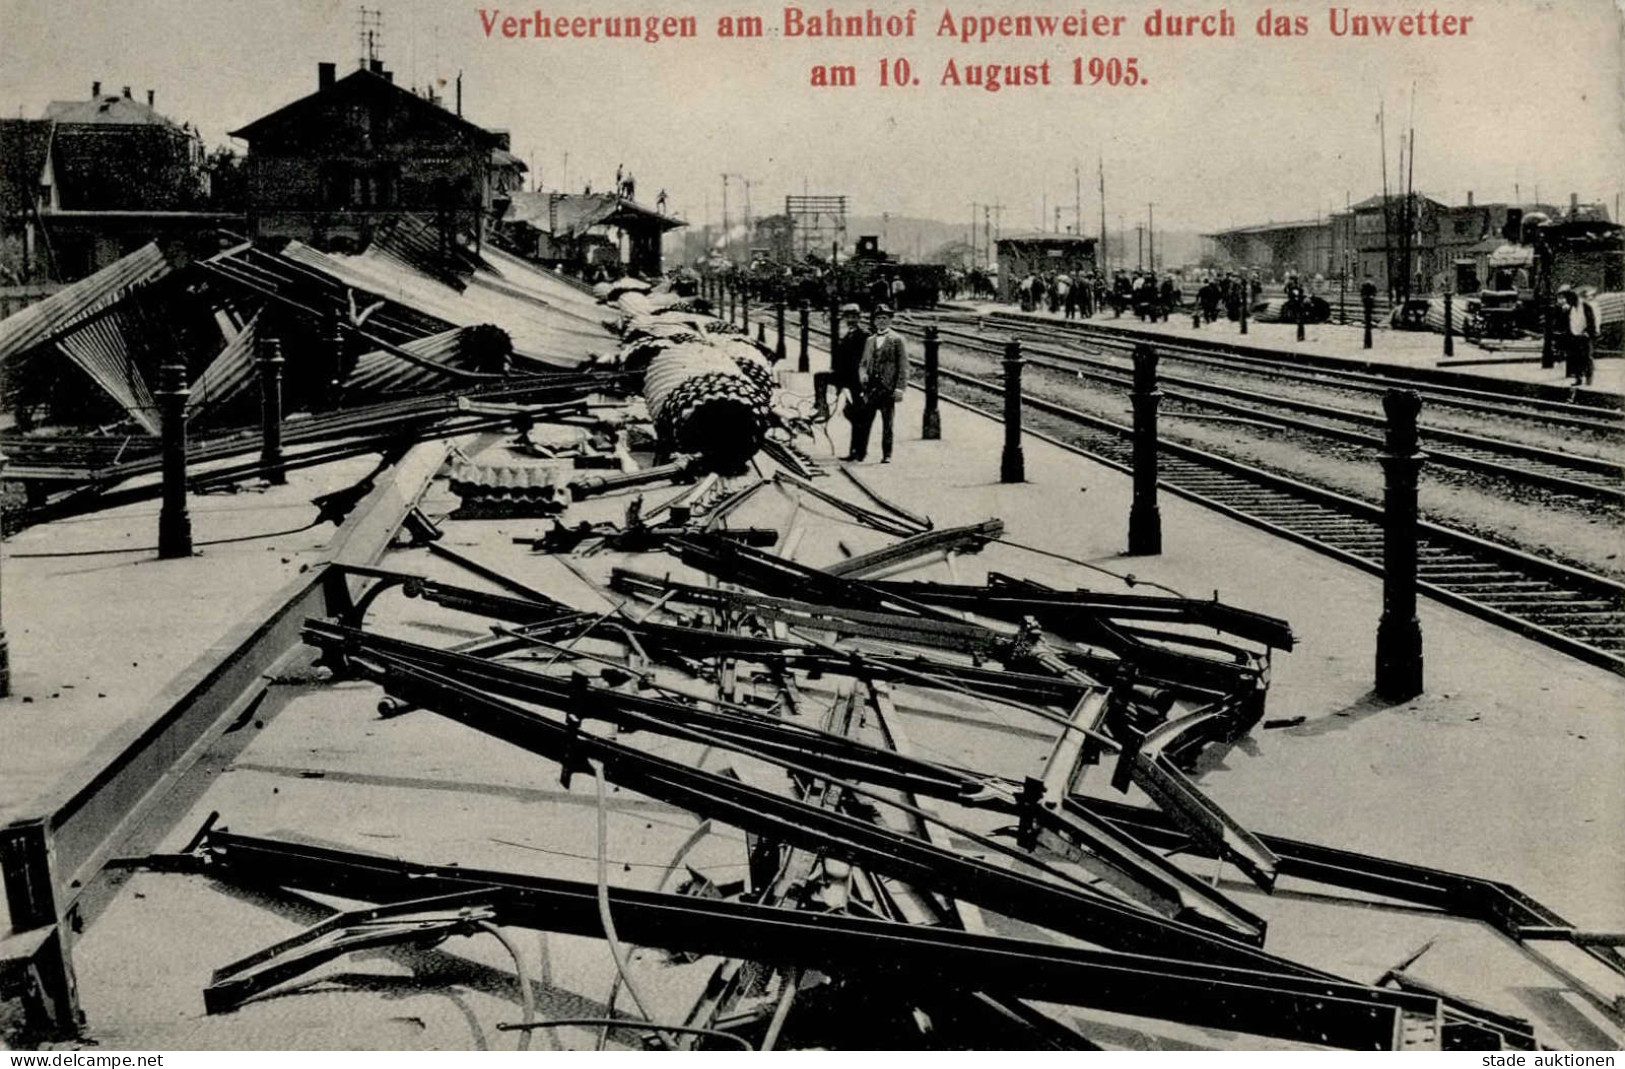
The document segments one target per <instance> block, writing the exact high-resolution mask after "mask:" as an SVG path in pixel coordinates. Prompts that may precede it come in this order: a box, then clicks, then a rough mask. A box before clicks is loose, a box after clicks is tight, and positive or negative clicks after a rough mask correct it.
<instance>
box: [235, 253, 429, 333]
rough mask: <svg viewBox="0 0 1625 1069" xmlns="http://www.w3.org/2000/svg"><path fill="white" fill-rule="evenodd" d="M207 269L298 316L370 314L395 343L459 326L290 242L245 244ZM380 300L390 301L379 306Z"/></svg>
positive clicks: (375, 328) (369, 322) (371, 323)
mask: <svg viewBox="0 0 1625 1069" xmlns="http://www.w3.org/2000/svg"><path fill="white" fill-rule="evenodd" d="M203 266H204V267H205V268H206V269H208V270H210V271H211V272H213V273H214V274H216V275H217V276H219V277H221V278H224V279H226V280H229V281H230V282H232V283H234V284H236V285H239V286H242V287H244V288H246V289H248V290H250V291H251V292H254V293H256V294H258V295H261V296H267V297H272V298H274V299H276V300H277V301H278V303H279V304H280V305H282V306H283V307H285V308H288V309H290V310H292V311H294V312H295V314H299V313H300V312H303V313H304V314H305V315H306V316H307V317H322V316H332V315H337V316H342V317H344V318H346V319H351V318H353V317H355V316H357V315H360V314H362V313H365V315H366V329H367V330H368V331H369V332H370V333H372V334H375V335H377V336H379V337H381V338H383V339H384V340H385V341H387V342H390V343H391V344H400V343H402V342H405V341H410V340H412V339H414V338H426V337H428V336H429V335H431V334H439V333H440V332H441V331H443V330H447V329H448V328H450V327H453V326H456V325H458V324H455V323H452V322H448V321H447V320H445V319H442V318H438V317H436V316H434V315H431V314H427V313H426V312H425V311H423V310H422V309H420V308H418V307H416V306H411V305H408V304H404V303H401V302H399V301H394V300H391V299H388V297H389V295H388V294H385V293H381V292H377V291H375V290H373V289H370V288H369V287H367V286H366V285H364V284H362V283H359V282H356V281H353V280H350V279H347V278H345V277H343V276H342V275H341V265H340V264H339V263H338V261H336V260H335V259H334V258H332V257H330V256H327V255H325V254H324V253H321V252H318V251H316V250H315V249H312V248H310V247H308V246H305V245H301V244H299V243H298V242H292V243H290V244H289V245H288V247H287V249H286V250H285V251H284V253H283V254H277V253H273V252H270V251H268V250H265V249H256V248H251V247H248V246H243V247H241V248H237V249H232V250H230V251H229V252H225V253H221V254H220V255H219V256H215V257H212V258H211V259H209V260H206V261H204V262H203ZM441 288H442V289H444V287H441ZM381 297H382V298H386V299H385V300H384V301H383V303H382V304H381V305H379V298H381ZM375 305H376V306H378V307H374V306H375Z"/></svg>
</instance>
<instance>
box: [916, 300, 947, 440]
mask: <svg viewBox="0 0 1625 1069" xmlns="http://www.w3.org/2000/svg"><path fill="white" fill-rule="evenodd" d="M941 348H942V342H941V340H940V339H939V338H938V337H937V328H936V326H935V325H932V326H929V327H926V328H925V416H924V418H923V419H922V420H921V423H920V437H921V438H922V439H924V440H925V441H927V442H934V441H937V440H938V439H940V438H941V437H942V414H941V413H940V412H938V411H937V388H938V384H937V361H938V359H939V352H940V350H941Z"/></svg>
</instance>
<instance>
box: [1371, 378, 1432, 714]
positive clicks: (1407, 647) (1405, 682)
mask: <svg viewBox="0 0 1625 1069" xmlns="http://www.w3.org/2000/svg"><path fill="white" fill-rule="evenodd" d="M1382 407H1383V410H1384V411H1385V412H1387V414H1388V448H1387V451H1386V452H1385V453H1384V454H1383V458H1382V467H1383V472H1384V474H1385V475H1386V480H1385V486H1384V489H1383V539H1382V620H1381V621H1380V622H1379V623H1378V624H1377V682H1376V691H1377V693H1378V694H1380V695H1382V696H1383V697H1384V698H1388V699H1391V700H1393V701H1404V700H1405V699H1407V698H1414V697H1416V696H1417V695H1418V694H1420V693H1422V625H1421V623H1420V622H1419V621H1418V620H1417V618H1416V559H1417V552H1416V534H1417V504H1416V481H1417V474H1418V472H1420V471H1421V469H1422V461H1423V459H1424V457H1423V453H1422V452H1421V450H1420V449H1419V448H1418V441H1417V434H1416V414H1417V413H1418V412H1419V411H1420V410H1421V408H1422V400H1421V398H1420V397H1418V396H1417V394H1416V392H1415V391H1414V390H1389V391H1388V392H1387V393H1386V394H1385V395H1383V399H1382Z"/></svg>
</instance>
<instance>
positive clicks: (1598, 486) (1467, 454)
mask: <svg viewBox="0 0 1625 1069" xmlns="http://www.w3.org/2000/svg"><path fill="white" fill-rule="evenodd" d="M940 336H941V337H942V339H943V343H944V344H945V345H953V346H955V347H957V348H961V349H967V350H970V351H973V352H978V353H984V354H988V355H998V354H999V353H1001V352H1002V349H1001V347H1000V345H999V344H998V343H997V342H994V341H992V340H990V339H988V338H987V337H985V336H979V335H976V334H974V333H971V332H967V331H962V330H958V329H955V328H944V329H941V331H940ZM1157 350H1158V352H1159V353H1166V349H1165V347H1163V346H1160V345H1159V346H1157ZM1023 356H1024V357H1025V358H1026V359H1027V362H1028V363H1029V364H1031V365H1034V366H1037V367H1045V368H1050V369H1052V370H1055V371H1060V372H1065V373H1068V374H1077V375H1078V376H1080V377H1082V378H1086V379H1090V380H1092V381H1096V382H1101V383H1104V384H1106V385H1108V386H1111V387H1114V388H1119V389H1122V390H1123V391H1125V392H1126V391H1127V390H1128V389H1129V388H1130V387H1131V386H1132V384H1133V376H1132V374H1131V372H1130V371H1129V370H1127V369H1125V368H1124V367H1122V366H1121V365H1120V364H1114V363H1112V362H1111V361H1109V360H1104V359H1095V358H1091V357H1087V356H1082V355H1078V354H1076V353H1068V352H1064V351H1061V350H1056V349H1050V348H1045V347H1042V346H1031V347H1024V348H1023ZM1157 379H1158V386H1159V388H1160V389H1161V390H1162V392H1163V396H1164V397H1165V398H1167V399H1168V400H1170V401H1176V402H1179V403H1181V404H1183V405H1188V406H1195V407H1199V408H1205V409H1211V410H1214V411H1219V412H1223V413H1226V414H1228V415H1232V416H1239V417H1241V418H1243V419H1249V420H1254V421H1257V422H1261V423H1268V424H1271V425H1274V426H1278V427H1285V428H1290V429H1293V430H1297V431H1301V432H1304V433H1308V434H1312V435H1316V436H1318V437H1322V438H1329V439H1332V440H1334V441H1339V442H1344V443H1347V444H1350V445H1357V446H1363V447H1366V448H1370V449H1376V450H1380V449H1381V448H1382V447H1383V436H1382V432H1383V428H1384V427H1385V426H1386V420H1385V419H1384V418H1383V417H1382V416H1380V415H1376V414H1373V413H1367V412H1359V411H1352V410H1350V409H1348V408H1344V407H1338V406H1335V405H1328V404H1319V403H1316V402H1312V401H1305V400H1301V399H1298V398H1293V397H1282V396H1279V395H1275V394H1270V393H1265V392H1263V391H1259V390H1251V389H1241V388H1238V387H1233V386H1225V385H1222V384H1218V383H1211V382H1205V381H1202V380H1199V379H1192V378H1187V377H1182V376H1179V375H1169V374H1166V373H1165V372H1162V371H1160V370H1159V373H1158V376H1157ZM1392 388H1393V385H1392V384H1390V385H1389V386H1387V387H1384V389H1392ZM1169 414H1170V415H1174V416H1176V417H1177V416H1178V415H1179V413H1176V412H1170V413H1169ZM1308 417H1312V418H1308ZM1339 424H1342V425H1343V426H1339ZM1353 428H1361V429H1353ZM1421 432H1422V441H1423V444H1424V446H1425V447H1426V448H1427V450H1428V454H1429V459H1430V460H1431V461H1432V462H1433V463H1434V464H1435V465H1438V466H1441V467H1447V468H1456V469H1460V470H1463V471H1469V472H1473V473H1476V474H1481V475H1493V476H1498V477H1500V478H1503V479H1507V480H1509V481H1511V482H1514V483H1527V484H1530V485H1534V486H1541V487H1544V488H1546V489H1548V490H1552V491H1555V492H1558V493H1563V494H1570V495H1573V496H1576V497H1583V498H1588V499H1593V500H1600V501H1608V502H1614V503H1616V504H1617V503H1625V467H1622V466H1621V465H1620V464H1618V463H1616V462H1613V461H1609V460H1604V459H1601V458H1598V457H1590V456H1583V455H1580V454H1575V453H1568V452H1564V451H1562V450H1556V449H1546V448H1542V447H1539V446H1533V445H1526V444H1523V443H1520V442H1511V441H1506V440H1505V439H1500V438H1493V437H1489V436H1487V435H1481V434H1471V433H1467V432H1464V431H1457V430H1450V429H1447V428H1442V427H1430V426H1427V425H1426V424H1424V425H1423V426H1422V428H1421Z"/></svg>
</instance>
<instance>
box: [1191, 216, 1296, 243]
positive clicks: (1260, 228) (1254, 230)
mask: <svg viewBox="0 0 1625 1069" xmlns="http://www.w3.org/2000/svg"><path fill="white" fill-rule="evenodd" d="M1326 225H1327V220H1325V219H1301V220H1297V221H1295V222H1288V223H1255V224H1253V225H1252V226H1233V227H1231V228H1230V229H1228V230H1215V231H1213V232H1212V233H1211V234H1203V235H1202V236H1203V237H1205V238H1226V237H1240V236H1241V235H1243V234H1268V233H1270V232H1272V231H1276V230H1313V229H1314V228H1315V227H1317V226H1326Z"/></svg>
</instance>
